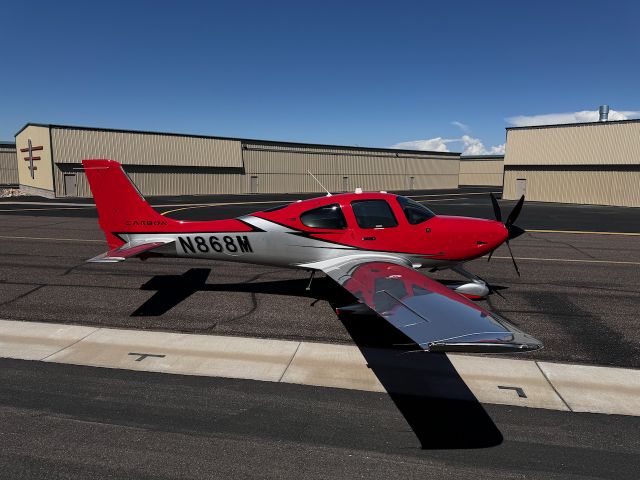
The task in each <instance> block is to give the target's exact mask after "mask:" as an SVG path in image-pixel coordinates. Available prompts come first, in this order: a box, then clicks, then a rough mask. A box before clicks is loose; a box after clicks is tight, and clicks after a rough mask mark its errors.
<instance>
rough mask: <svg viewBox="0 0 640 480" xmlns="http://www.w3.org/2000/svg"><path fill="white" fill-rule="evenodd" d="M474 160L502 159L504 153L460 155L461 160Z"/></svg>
mask: <svg viewBox="0 0 640 480" xmlns="http://www.w3.org/2000/svg"><path fill="white" fill-rule="evenodd" d="M475 160H504V155H464V156H462V157H460V161H461V162H472V161H475Z"/></svg>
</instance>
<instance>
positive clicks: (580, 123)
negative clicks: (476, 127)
mask: <svg viewBox="0 0 640 480" xmlns="http://www.w3.org/2000/svg"><path fill="white" fill-rule="evenodd" d="M637 122H640V118H632V119H630V120H607V121H606V122H578V123H554V124H552V125H526V126H524V127H507V130H525V129H538V128H559V127H579V126H582V125H615V124H620V123H637Z"/></svg>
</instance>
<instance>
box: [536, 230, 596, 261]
mask: <svg viewBox="0 0 640 480" xmlns="http://www.w3.org/2000/svg"><path fill="white" fill-rule="evenodd" d="M529 236H530V237H531V238H535V239H536V240H542V241H543V242H547V243H551V244H554V245H564V246H565V247H569V248H571V249H573V250H575V251H576V252H578V253H580V254H582V255H584V256H585V257H589V258H591V259H594V260H596V259H597V257H594V256H593V255H591V254H589V253H587V252H585V251H584V250H582V249H580V248H578V247H576V246H575V245H572V244H571V243H569V242H561V241H560V240H550V239H548V238H545V237H540V236H536V235H534V234H532V233H529Z"/></svg>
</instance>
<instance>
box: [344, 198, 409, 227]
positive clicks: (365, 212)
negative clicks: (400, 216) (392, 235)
mask: <svg viewBox="0 0 640 480" xmlns="http://www.w3.org/2000/svg"><path fill="white" fill-rule="evenodd" d="M351 208H352V209H353V214H354V215H355V217H356V221H357V222H358V225H359V226H360V228H389V227H397V226H398V221H397V220H396V217H395V216H394V215H393V211H392V210H391V207H390V206H389V204H388V203H387V202H386V201H385V200H357V201H355V202H351Z"/></svg>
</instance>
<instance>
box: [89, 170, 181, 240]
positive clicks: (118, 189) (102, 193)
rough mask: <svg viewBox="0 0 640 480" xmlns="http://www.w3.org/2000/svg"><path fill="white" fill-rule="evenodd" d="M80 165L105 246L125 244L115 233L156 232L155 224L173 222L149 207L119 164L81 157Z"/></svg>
mask: <svg viewBox="0 0 640 480" xmlns="http://www.w3.org/2000/svg"><path fill="white" fill-rule="evenodd" d="M82 165H83V167H84V171H85V173H86V175H87V179H88V181H89V186H90V187H91V193H92V194H93V199H94V201H95V203H96V209H97V210H98V220H99V223H100V228H102V231H103V232H104V234H105V237H106V238H107V243H108V244H109V248H118V247H120V246H122V245H123V244H124V243H125V242H123V241H122V239H121V238H120V237H118V236H117V233H121V232H130V233H137V232H151V231H158V230H159V229H160V228H158V227H161V226H166V225H168V224H170V223H173V220H171V219H169V218H167V217H163V216H162V215H160V214H159V213H158V212H156V211H155V210H154V209H153V208H151V205H149V204H148V203H147V201H146V200H145V199H144V197H143V196H142V194H141V193H140V191H139V190H138V189H137V188H136V186H135V185H134V184H133V182H132V181H131V179H130V178H129V176H128V175H127V174H126V173H125V171H124V170H123V169H122V165H120V163H118V162H116V161H115V160H83V161H82Z"/></svg>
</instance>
